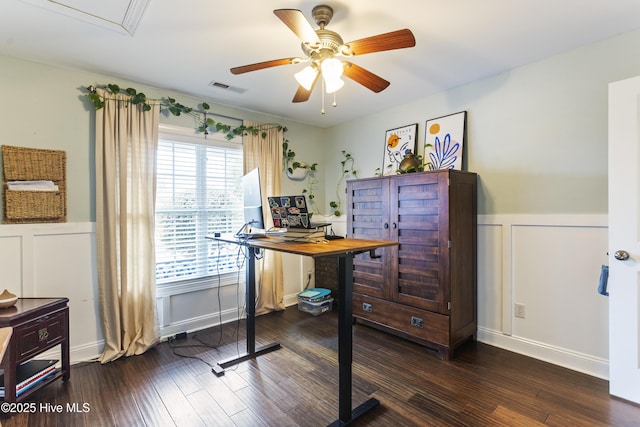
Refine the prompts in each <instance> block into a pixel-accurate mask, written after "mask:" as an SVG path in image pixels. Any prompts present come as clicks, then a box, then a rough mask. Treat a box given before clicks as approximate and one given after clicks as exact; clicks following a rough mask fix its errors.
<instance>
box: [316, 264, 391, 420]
mask: <svg viewBox="0 0 640 427" xmlns="http://www.w3.org/2000/svg"><path fill="white" fill-rule="evenodd" d="M338 281H339V283H338V298H339V307H338V371H339V379H338V417H339V418H338V420H336V421H334V422H333V423H331V424H329V426H331V427H334V426H335V427H338V426H345V425H348V424H349V423H351V422H352V421H354V420H355V419H357V418H358V417H360V416H362V415H364V414H365V413H367V412H368V411H369V410H371V409H373V408H375V407H376V406H378V405H379V404H380V402H379V401H378V400H377V399H374V398H371V399H369V400H367V401H366V402H364V403H363V404H361V405H360V406H358V407H357V408H355V409H353V410H352V409H351V392H352V389H351V387H352V369H351V365H352V361H353V356H352V354H353V353H352V352H353V335H352V333H353V331H352V325H353V318H352V317H353V254H352V253H347V254H344V255H340V256H338Z"/></svg>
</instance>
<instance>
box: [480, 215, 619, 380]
mask: <svg viewBox="0 0 640 427" xmlns="http://www.w3.org/2000/svg"><path fill="white" fill-rule="evenodd" d="M607 232H608V230H607V216H606V215H495V216H491V215H487V216H479V218H478V254H479V257H478V258H479V259H478V319H479V331H478V340H479V341H482V342H485V343H488V344H492V345H496V346H498V347H502V348H505V349H508V350H512V351H515V352H518V353H522V354H526V355H528V356H532V357H535V358H538V359H542V360H546V361H548V362H551V363H555V364H558V365H561V366H565V367H568V368H571V369H574V370H577V371H581V372H585V373H588V374H590V375H594V376H597V377H600V378H608V332H607V328H608V301H607V297H605V296H602V295H600V294H598V293H597V288H598V279H599V277H600V269H601V265H602V264H605V263H606V262H607V255H606V252H607ZM516 303H518V304H523V305H524V306H525V317H524V318H519V317H515V314H514V304H516Z"/></svg>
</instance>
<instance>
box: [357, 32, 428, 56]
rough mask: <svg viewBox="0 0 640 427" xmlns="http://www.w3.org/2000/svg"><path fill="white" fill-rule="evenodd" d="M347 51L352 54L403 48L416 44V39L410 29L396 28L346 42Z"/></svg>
mask: <svg viewBox="0 0 640 427" xmlns="http://www.w3.org/2000/svg"><path fill="white" fill-rule="evenodd" d="M346 45H347V46H349V51H351V53H353V54H354V55H364V54H366V53H374V52H382V51H384V50H394V49H404V48H406V47H413V46H415V45H416V39H415V37H414V36H413V33H412V32H411V30H407V29H404V30H397V31H392V32H390V33H384V34H378V35H377V36H371V37H365V38H364V39H360V40H355V41H352V42H349V43H346Z"/></svg>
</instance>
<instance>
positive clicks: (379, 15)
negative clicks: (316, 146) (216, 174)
mask: <svg viewBox="0 0 640 427" xmlns="http://www.w3.org/2000/svg"><path fill="white" fill-rule="evenodd" d="M317 4H328V5H330V6H331V7H333V9H334V17H333V20H332V21H331V23H330V24H329V25H328V26H327V28H328V29H331V30H333V31H336V32H338V33H340V34H341V35H342V37H343V39H344V40H345V41H351V40H357V39H360V38H363V37H368V36H372V35H375V34H379V33H385V32H389V31H393V30H397V29H402V28H409V29H411V30H412V31H413V33H414V35H415V37H416V47H414V48H409V49H401V50H394V51H387V52H378V53H373V54H368V55H362V56H356V57H354V58H353V59H352V62H354V63H356V64H357V65H360V66H362V67H365V68H367V69H368V70H370V71H372V72H374V73H376V74H378V75H379V76H381V77H383V78H385V79H386V80H389V81H390V82H391V85H390V86H389V87H388V88H387V89H386V90H384V91H383V92H381V93H378V94H375V93H373V92H371V91H369V90H368V89H366V88H364V87H363V86H360V85H359V84H357V83H355V82H354V81H351V80H348V79H346V83H345V86H344V88H343V89H341V90H340V91H339V92H338V94H337V101H338V107H337V108H332V107H331V106H330V105H331V101H332V97H331V96H329V97H328V98H327V99H326V102H327V108H326V110H327V113H326V114H325V115H324V116H323V115H321V114H320V104H321V97H320V90H319V89H320V87H316V89H315V91H314V93H313V94H312V96H311V98H310V100H309V101H308V102H306V103H302V104H293V103H291V99H292V98H293V95H294V93H295V90H296V88H297V84H296V83H295V81H294V78H293V74H294V73H295V72H297V71H298V70H300V69H301V68H302V67H303V64H298V65H286V66H281V67H274V68H270V69H266V70H260V71H255V72H251V73H246V74H242V75H232V74H231V73H230V72H229V68H231V67H235V66H240V65H246V64H251V63H255V62H261V61H266V60H270V59H279V58H286V57H292V56H299V55H302V51H301V49H300V41H299V40H298V38H297V37H296V36H295V35H294V34H293V33H292V32H291V31H290V30H289V29H288V28H287V27H286V26H285V25H284V24H283V23H282V22H281V21H280V20H279V19H278V18H277V17H276V16H275V15H274V14H273V10H274V9H300V10H301V11H302V12H303V13H304V14H305V15H306V16H307V18H308V19H309V21H310V22H313V21H312V20H311V9H312V8H313V7H314V6H315V5H317ZM313 25H314V28H315V23H313ZM636 28H640V1H638V0H482V1H480V0H393V1H382V0H340V1H329V0H328V1H322V0H314V1H307V0H254V1H243V0H233V1H231V0H182V1H175V0H174V1H171V0H109V1H95V0H57V1H50V0H2V1H0V55H8V56H14V57H18V58H24V59H29V60H33V61H37V62H43V63H48V64H52V65H58V66H63V67H67V68H73V69H80V70H86V71H90V72H96V73H100V74H106V75H108V76H113V77H114V78H121V79H126V80H131V81H134V82H140V83H144V84H148V85H152V86H156V87H160V88H164V89H171V90H176V91H179V92H183V93H186V94H191V95H194V96H195V97H197V98H199V99H202V100H208V101H214V102H218V103H222V104H228V105H233V106H237V107H241V108H245V109H249V110H255V111H261V112H267V113H271V114H274V115H277V116H282V117H287V118H291V119H294V120H297V121H300V122H304V123H309V124H313V125H317V126H321V127H328V126H332V125H335V124H338V123H341V122H344V121H347V120H351V119H354V118H356V117H359V116H364V115H367V114H371V113H374V112H376V111H380V110H384V109H388V108H390V107H392V106H395V105H402V104H406V103H408V102H410V101H412V100H415V99H419V98H422V97H425V96H428V95H430V94H433V93H436V92H440V91H443V90H445V89H448V88H452V87H455V86H459V85H462V84H465V83H467V82H470V81H474V80H477V79H481V78H484V77H487V76H491V75H495V74H498V73H500V72H503V71H505V70H508V69H511V68H514V67H517V66H520V65H523V64H526V63H530V62H533V61H536V60H539V59H542V58H545V57H548V56H551V55H554V54H557V53H560V52H564V51H567V50H569V49H573V48H576V47H579V46H583V45H587V44H590V43H592V42H594V41H598V40H602V39H605V38H609V37H612V36H615V35H617V34H621V33H624V32H628V31H631V30H634V29H636ZM633 54H638V53H637V52H633ZM213 81H215V82H220V83H223V84H226V85H229V86H230V87H231V88H230V89H227V90H224V89H219V88H215V87H212V86H210V83H211V82H213ZM92 83H98V84H103V83H105V84H106V83H110V81H104V82H101V81H98V82H81V83H80V84H92Z"/></svg>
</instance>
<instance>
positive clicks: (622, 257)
mask: <svg viewBox="0 0 640 427" xmlns="http://www.w3.org/2000/svg"><path fill="white" fill-rule="evenodd" d="M613 257H614V258H615V259H617V260H618V261H626V260H628V259H629V252H627V251H616V252H615V253H614V254H613Z"/></svg>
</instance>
